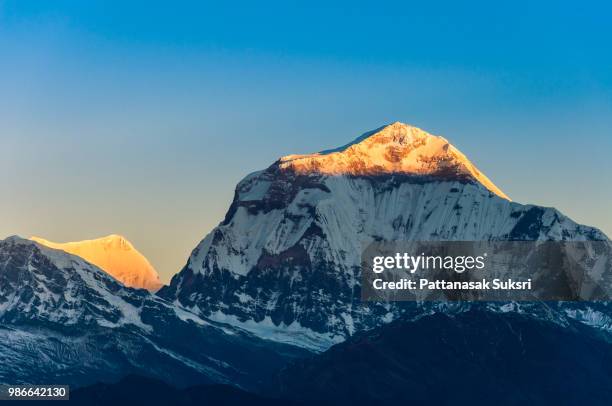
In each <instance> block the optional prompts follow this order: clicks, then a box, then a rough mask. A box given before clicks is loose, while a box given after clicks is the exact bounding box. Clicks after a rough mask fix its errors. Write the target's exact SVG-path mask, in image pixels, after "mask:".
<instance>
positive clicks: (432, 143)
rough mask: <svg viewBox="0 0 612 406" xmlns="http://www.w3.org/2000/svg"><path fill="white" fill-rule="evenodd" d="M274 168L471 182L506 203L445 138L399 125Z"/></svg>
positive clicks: (285, 159)
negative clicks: (398, 175) (414, 176)
mask: <svg viewBox="0 0 612 406" xmlns="http://www.w3.org/2000/svg"><path fill="white" fill-rule="evenodd" d="M278 166H279V168H280V169H284V170H291V171H294V172H296V173H299V174H308V173H315V174H324V175H357V176H365V175H383V174H404V175H416V176H432V177H439V178H443V179H445V180H456V179H459V180H467V179H469V180H472V179H473V180H476V181H477V182H479V183H480V184H482V185H483V186H484V187H486V188H487V189H488V190H490V191H491V192H493V193H495V194H496V195H498V196H500V197H503V198H504V199H507V200H510V199H509V198H508V196H506V194H505V193H504V192H502V191H501V190H500V189H499V188H498V187H497V186H495V184H493V182H491V181H490V180H489V178H487V177H486V176H485V175H484V174H483V173H482V172H480V171H479V170H478V168H476V166H475V165H474V164H473V163H471V162H470V160H469V159H468V158H467V157H466V156H465V155H464V154H463V153H461V151H459V150H458V149H457V148H455V147H454V146H453V145H451V144H450V143H449V142H448V141H447V140H446V139H445V138H443V137H439V136H435V135H431V134H429V133H427V132H426V131H423V130H421V129H420V128H416V127H412V126H410V125H408V124H404V123H400V122H395V123H392V124H389V125H387V126H384V127H381V128H379V129H377V130H374V131H371V132H368V133H365V134H364V135H362V136H360V137H359V138H357V139H356V140H355V141H353V142H352V143H350V144H347V145H345V146H343V147H340V148H337V149H333V150H328V151H322V152H318V153H314V154H307V155H288V156H285V157H282V158H281V159H280V160H279V162H278Z"/></svg>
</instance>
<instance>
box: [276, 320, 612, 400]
mask: <svg viewBox="0 0 612 406" xmlns="http://www.w3.org/2000/svg"><path fill="white" fill-rule="evenodd" d="M277 388H278V394H279V395H280V396H284V397H289V398H293V399H296V400H300V401H303V402H304V403H305V404H317V405H321V404H330V405H331V404H333V405H345V404H346V405H354V404H364V405H366V404H370V405H371V404H432V405H450V404H460V405H462V404H469V405H490V404H491V403H492V402H493V403H494V404H496V405H521V404H530V405H580V404H589V405H607V404H609V402H610V399H611V398H612V342H611V341H609V340H606V339H602V337H601V335H600V334H598V333H597V332H596V331H595V330H592V329H589V328H588V327H586V326H584V325H583V324H582V323H578V322H571V323H570V324H569V325H567V326H563V327H561V326H559V325H557V324H555V323H551V322H547V321H541V320H536V319H533V318H531V317H526V316H524V315H520V314H516V313H512V312H509V313H492V312H485V311H475V310H470V311H467V312H463V313H460V314H456V315H447V314H443V313H436V314H432V315H427V316H424V317H422V318H421V319H419V320H417V321H409V322H405V321H403V320H401V319H400V320H398V321H395V322H393V323H391V324H388V325H385V326H382V327H379V328H377V329H374V330H372V331H369V332H365V333H361V334H357V335H355V336H354V337H351V338H349V339H348V340H347V341H346V342H344V343H341V344H338V345H336V346H334V347H332V348H331V349H329V350H328V351H326V352H324V353H323V354H320V355H318V356H313V357H310V358H306V359H304V360H298V361H295V362H294V363H293V364H292V365H291V366H290V367H288V368H285V369H284V370H283V371H282V372H281V374H280V376H279V379H278V384H277Z"/></svg>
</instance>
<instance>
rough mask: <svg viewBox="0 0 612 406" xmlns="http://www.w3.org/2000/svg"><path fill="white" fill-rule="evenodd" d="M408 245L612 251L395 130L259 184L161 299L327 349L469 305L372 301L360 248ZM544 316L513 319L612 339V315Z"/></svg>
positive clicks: (579, 308)
mask: <svg viewBox="0 0 612 406" xmlns="http://www.w3.org/2000/svg"><path fill="white" fill-rule="evenodd" d="M402 240H404V241H407V240H408V241H412V240H415V241H438V240H456V241H461V240H464V241H481V240H484V241H489V240H565V241H567V240H579V241H586V240H600V241H609V240H608V238H607V237H606V236H605V235H604V234H603V233H602V232H601V231H599V230H598V229H596V228H592V227H587V226H583V225H579V224H576V223H575V222H574V221H572V220H571V219H569V218H568V217H566V216H564V215H563V214H561V213H560V212H559V211H557V210H555V209H554V208H547V207H539V206H534V205H523V204H519V203H515V202H512V201H510V200H509V198H508V197H507V196H506V195H505V194H504V193H503V192H502V191H501V190H500V188H498V187H497V186H495V185H494V184H493V183H492V182H491V181H490V180H489V179H488V178H487V177H486V176H485V175H484V174H482V173H481V172H480V171H479V170H478V169H477V168H476V166H475V165H474V164H473V163H471V162H470V161H469V160H468V159H467V158H466V156H465V155H464V154H462V153H461V152H460V151H458V150H457V149H456V148H455V147H453V146H452V145H451V144H450V143H449V142H448V141H447V140H445V139H444V138H441V137H437V136H434V135H430V134H428V133H426V132H425V131H422V130H420V129H417V128H414V127H411V126H409V125H406V124H402V123H393V124H390V125H388V126H385V127H381V128H379V129H377V130H374V131H370V132H368V133H366V134H364V135H363V136H361V137H359V138H358V139H357V140H355V141H354V142H352V143H350V144H348V145H346V146H344V147H341V148H338V149H334V150H329V151H323V152H320V153H316V154H310V155H290V156H287V157H283V158H280V159H279V160H278V161H276V162H274V163H273V164H272V165H271V166H270V167H268V168H267V169H264V170H262V171H259V172H255V173H252V174H250V175H248V176H247V177H246V178H244V179H243V180H242V181H241V182H240V183H239V184H238V185H237V187H236V192H235V195H234V200H233V202H232V204H231V206H230V208H229V210H228V212H227V214H226V216H225V219H224V220H223V221H222V222H221V223H220V224H219V225H218V226H217V227H216V228H215V229H214V230H212V231H211V232H210V233H209V234H208V235H207V236H206V237H205V238H204V239H203V240H202V241H201V242H200V243H199V245H198V246H197V247H196V248H195V249H194V250H193V252H192V254H191V256H190V257H189V260H188V262H187V264H186V265H185V267H184V268H183V270H182V271H181V272H180V273H178V274H177V275H175V276H174V277H173V278H172V281H171V284H170V286H166V287H164V288H162V289H161V290H160V291H159V292H158V294H159V295H160V296H162V297H164V298H166V299H167V300H169V301H176V302H177V303H180V304H181V305H183V306H185V307H186V308H188V309H190V310H191V311H193V312H194V313H196V314H198V315H201V316H203V317H204V316H205V317H210V318H211V319H213V320H217V321H223V322H226V323H230V324H233V325H235V326H240V327H242V328H244V329H247V330H249V331H251V332H253V333H254V334H257V335H259V336H261V337H266V338H269V339H273V340H276V341H282V342H288V343H292V344H296V345H300V346H303V347H306V348H310V349H313V350H316V351H321V350H325V349H327V348H329V347H330V346H331V345H333V344H335V343H338V342H341V341H343V340H345V339H346V338H347V337H350V336H351V335H353V334H355V333H356V332H359V331H364V330H368V329H372V328H375V327H378V326H380V325H382V324H385V323H388V322H390V321H392V320H395V319H397V318H399V317H400V316H402V317H413V318H416V317H420V315H422V314H428V313H430V312H434V311H439V310H440V311H464V310H466V309H468V308H470V307H471V305H470V304H469V303H458V304H452V303H424V304H419V305H417V304H415V303H368V304H364V303H362V302H361V288H360V284H361V278H360V276H361V270H360V254H361V251H362V249H363V247H364V246H366V245H367V244H369V243H371V242H374V241H402ZM534 306H535V307H534V308H529V305H527V304H524V305H520V306H519V305H513V306H511V308H512V309H515V310H516V311H520V312H530V313H532V314H537V315H538V317H544V318H555V317H557V316H556V315H555V314H556V313H558V312H561V313H563V314H565V313H567V314H572V315H574V316H575V317H576V318H577V319H580V320H582V321H584V322H585V323H588V324H590V325H592V326H595V327H598V328H603V329H607V331H612V329H611V326H612V319H611V317H610V315H611V313H610V312H609V309H608V307H606V306H605V305H593V306H589V305H585V304H576V305H575V306H574V307H571V306H570V307H563V308H562V309H561V308H557V307H558V306H561V305H559V304H552V305H551V306H550V307H549V306H544V305H534ZM568 306H569V305H568ZM506 307H507V306H506ZM506 307H504V305H499V306H493V305H492V306H490V308H491V310H494V311H503V309H505V308H506ZM551 308H554V309H553V310H551Z"/></svg>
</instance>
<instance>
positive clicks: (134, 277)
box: [31, 234, 162, 292]
mask: <svg viewBox="0 0 612 406" xmlns="http://www.w3.org/2000/svg"><path fill="white" fill-rule="evenodd" d="M31 240H33V241H36V242H37V243H39V244H42V245H45V246H47V247H50V248H55V249H58V250H63V251H66V252H69V253H71V254H74V255H78V256H79V257H81V258H83V259H85V260H86V261H88V262H91V263H92V264H94V265H97V266H98V267H100V268H102V270H104V271H106V272H107V273H108V274H109V275H111V276H112V277H114V278H115V279H117V280H118V281H120V282H121V283H123V284H124V285H125V286H129V287H131V288H141V289H146V290H148V291H151V292H155V291H157V290H159V288H161V287H162V283H161V281H160V280H159V275H158V274H157V271H156V270H155V268H153V266H152V265H151V264H150V263H149V261H148V260H147V259H146V258H145V257H144V255H142V254H141V253H140V252H138V250H136V248H134V246H133V245H132V243H130V242H129V241H128V240H127V239H126V238H125V237H122V236H120V235H116V234H112V235H109V236H107V237H102V238H97V239H94V240H84V241H75V242H67V243H56V242H52V241H48V240H45V239H44V238H40V237H32V238H31Z"/></svg>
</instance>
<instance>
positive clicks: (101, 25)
mask: <svg viewBox="0 0 612 406" xmlns="http://www.w3.org/2000/svg"><path fill="white" fill-rule="evenodd" d="M128 3H129V4H128ZM326 3H330V1H325V2H320V3H318V2H315V1H307V2H286V1H283V2H281V1H279V2H240V1H234V2H214V3H213V2H205V1H197V2H196V1H194V2H181V1H174V2H169V1H165V2H156V1H131V2H128V1H94V0H91V1H81V0H75V1H62V0H55V1H52V2H51V1H35V0H29V1H18V0H14V1H2V0H0V190H1V193H2V198H1V199H0V213H1V214H0V216H1V218H0V220H1V221H0V237H2V238H3V237H4V236H8V235H12V234H18V235H21V236H24V237H29V236H30V235H40V236H42V237H45V238H47V239H50V240H54V241H59V242H63V241H70V240H81V239H86V238H94V237H99V236H102V235H106V234H111V233H117V234H122V235H125V236H126V237H127V238H128V239H129V240H131V241H132V242H133V243H134V245H135V246H136V247H137V248H138V249H139V250H140V251H142V252H143V253H144V254H145V255H146V256H147V257H148V258H149V259H150V260H151V262H152V263H153V265H154V266H155V267H156V268H157V269H158V270H159V272H160V274H161V276H162V279H163V280H164V281H167V280H168V279H169V278H170V277H171V276H172V275H173V274H174V273H176V272H177V271H179V270H180V268H181V267H182V266H183V265H184V263H185V262H186V260H187V257H188V255H189V253H190V251H191V249H193V248H194V247H195V245H196V244H197V242H198V241H199V240H200V239H201V238H203V237H204V236H205V235H206V234H207V233H208V232H209V231H210V230H211V229H212V228H213V227H214V226H215V225H216V224H217V223H218V222H219V221H220V220H221V219H222V218H223V215H224V214H225V211H226V210H227V208H228V207H229V204H230V202H231V198H232V195H233V190H234V186H235V184H236V183H237V182H238V181H239V180H240V179H241V178H242V177H243V176H244V175H246V174H247V173H249V172H252V171H254V170H258V169H262V168H265V167H266V166H268V165H269V164H270V163H272V162H273V161H274V160H275V159H277V158H278V157H280V156H282V155H286V154H290V153H307V152H314V151H318V150H322V149H327V148H331V147H336V146H339V145H343V144H345V143H347V142H348V141H350V140H352V139H353V138H355V137H357V136H358V135H359V134H361V133H363V132H365V131H366V130H369V129H373V128H376V127H379V126H381V125H383V124H385V123H389V122H392V121H396V120H399V121H403V122H407V123H409V124H413V125H416V126H418V127H421V128H423V129H425V130H427V131H429V132H432V133H434V134H437V135H443V136H444V137H446V138H447V139H449V140H450V141H451V142H452V143H453V144H454V145H455V146H457V147H458V148H459V149H460V150H462V151H463V152H464V153H465V154H466V155H467V156H468V157H469V158H470V159H471V160H472V161H473V162H474V163H475V164H476V165H477V166H478V167H479V168H480V169H481V170H482V171H483V172H484V173H486V174H487V176H489V178H491V179H492V180H493V182H495V183H496V184H497V185H498V186H499V187H500V188H501V189H502V190H504V191H505V192H506V193H507V194H508V195H509V196H510V197H511V198H513V200H515V201H518V202H522V203H535V204H541V205H545V206H554V207H557V208H558V209H560V210H561V211H562V212H564V213H566V214H567V215H569V216H570V217H572V218H573V219H574V220H576V221H578V222H581V223H585V224H589V225H594V226H597V227H599V228H601V229H602V230H604V231H605V232H606V233H607V234H608V235H612V212H611V210H612V209H611V207H612V180H611V176H612V159H611V153H612V52H610V41H612V24H610V21H609V16H610V14H611V13H612V6H610V5H606V2H601V3H596V2H588V1H582V2H563V1H554V2H542V1H540V2H533V1H525V2H523V1H513V2H490V1H482V2H455V1H448V2H435V1H432V2H423V1H420V2H414V3H412V4H411V2H406V1H401V2H385V1H375V2H357V1H350V2H349V1H347V2H334V4H335V5H334V6H329V5H327V4H326ZM460 3H461V4H460ZM536 3H537V4H536Z"/></svg>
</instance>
